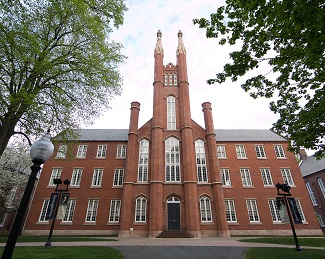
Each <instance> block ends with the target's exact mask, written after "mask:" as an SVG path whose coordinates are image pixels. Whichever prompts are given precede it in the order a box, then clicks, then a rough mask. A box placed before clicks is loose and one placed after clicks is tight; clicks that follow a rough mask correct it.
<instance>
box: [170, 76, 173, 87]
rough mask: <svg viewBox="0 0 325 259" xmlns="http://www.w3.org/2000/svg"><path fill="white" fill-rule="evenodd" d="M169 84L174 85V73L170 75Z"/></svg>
mask: <svg viewBox="0 0 325 259" xmlns="http://www.w3.org/2000/svg"><path fill="white" fill-rule="evenodd" d="M169 85H173V75H172V74H170V75H169Z"/></svg>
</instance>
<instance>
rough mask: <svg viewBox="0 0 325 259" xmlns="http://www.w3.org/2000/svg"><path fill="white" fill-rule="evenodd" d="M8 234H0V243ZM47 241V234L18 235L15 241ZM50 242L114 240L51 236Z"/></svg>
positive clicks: (110, 238)
mask: <svg viewBox="0 0 325 259" xmlns="http://www.w3.org/2000/svg"><path fill="white" fill-rule="evenodd" d="M7 239H8V236H0V243H6V242H7ZM46 241H47V236H20V237H18V240H17V242H44V244H45V243H46ZM51 241H52V242H75V241H77V242H78V241H80V242H81V241H94V242H95V241H116V239H114V237H106V238H105V237H102V236H95V237H91V236H52V238H51Z"/></svg>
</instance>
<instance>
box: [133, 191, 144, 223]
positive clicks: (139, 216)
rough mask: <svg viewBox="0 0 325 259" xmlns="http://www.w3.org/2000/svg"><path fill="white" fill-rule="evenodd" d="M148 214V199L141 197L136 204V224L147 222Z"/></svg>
mask: <svg viewBox="0 0 325 259" xmlns="http://www.w3.org/2000/svg"><path fill="white" fill-rule="evenodd" d="M146 213H147V199H146V198H145V197H142V196H141V197H139V198H137V200H136V202H135V222H146Z"/></svg>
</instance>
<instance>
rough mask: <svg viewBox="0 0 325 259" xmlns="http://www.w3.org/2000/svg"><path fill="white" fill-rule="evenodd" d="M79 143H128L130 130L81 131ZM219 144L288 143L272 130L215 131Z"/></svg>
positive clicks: (79, 132) (78, 131)
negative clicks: (251, 142) (249, 142)
mask: <svg viewBox="0 0 325 259" xmlns="http://www.w3.org/2000/svg"><path fill="white" fill-rule="evenodd" d="M76 133H77V134H78V136H77V138H76V140H78V141H127V140H128V133H129V130H128V129H81V130H77V132H76ZM215 133H216V139H217V141H218V142H229V141H238V142H240V141H281V142H283V141H287V139H285V138H283V137H281V136H280V135H278V134H276V133H274V132H273V131H271V130H263V129H215Z"/></svg>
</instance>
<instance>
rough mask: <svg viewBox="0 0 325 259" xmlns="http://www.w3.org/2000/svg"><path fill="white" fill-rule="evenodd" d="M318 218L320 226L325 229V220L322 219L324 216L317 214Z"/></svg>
mask: <svg viewBox="0 0 325 259" xmlns="http://www.w3.org/2000/svg"><path fill="white" fill-rule="evenodd" d="M316 217H317V220H318V223H319V225H320V226H321V227H322V228H323V227H325V222H324V219H323V217H322V214H320V213H316Z"/></svg>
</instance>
